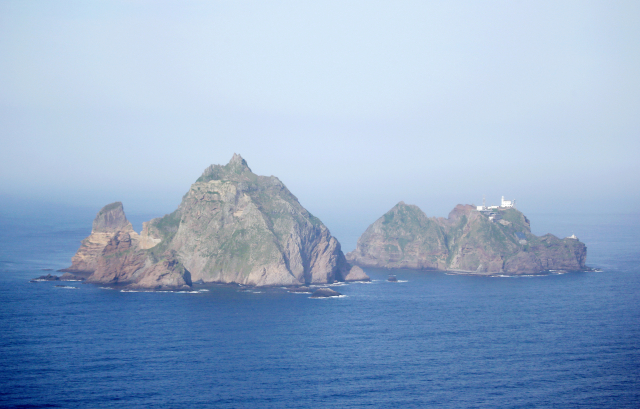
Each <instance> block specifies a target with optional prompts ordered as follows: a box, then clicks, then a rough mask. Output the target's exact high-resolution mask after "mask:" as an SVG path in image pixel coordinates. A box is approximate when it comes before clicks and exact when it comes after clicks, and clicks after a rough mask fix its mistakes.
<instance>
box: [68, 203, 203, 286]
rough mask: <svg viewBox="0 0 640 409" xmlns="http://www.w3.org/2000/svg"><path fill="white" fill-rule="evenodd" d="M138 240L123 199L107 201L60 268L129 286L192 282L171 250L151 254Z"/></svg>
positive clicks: (181, 284)
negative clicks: (66, 265)
mask: <svg viewBox="0 0 640 409" xmlns="http://www.w3.org/2000/svg"><path fill="white" fill-rule="evenodd" d="M140 241H141V240H140V236H139V235H138V234H137V233H136V232H135V231H134V230H133V227H132V226H131V223H130V222H129V221H128V220H127V218H126V216H125V214H124V209H123V208H122V203H120V202H115V203H111V204H108V205H106V206H105V207H103V208H102V209H101V210H100V211H99V212H98V215H97V216H96V218H95V220H94V221H93V229H92V231H91V235H90V236H89V237H87V238H86V239H84V240H83V241H82V244H81V246H80V249H78V251H77V253H76V254H75V256H73V258H72V259H71V262H72V265H71V267H69V268H66V269H64V270H61V271H67V272H75V273H85V274H90V275H89V277H88V279H87V282H90V283H102V284H125V285H128V286H129V287H132V288H154V289H177V288H183V287H188V286H190V285H191V279H190V275H189V272H188V271H186V270H185V269H184V267H182V265H181V264H180V263H179V261H178V260H177V259H176V258H175V257H174V256H173V254H171V253H167V254H163V255H162V258H161V259H157V258H151V257H150V255H149V254H147V252H146V251H144V249H142V248H141V246H140Z"/></svg>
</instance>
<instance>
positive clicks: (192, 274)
mask: <svg viewBox="0 0 640 409" xmlns="http://www.w3.org/2000/svg"><path fill="white" fill-rule="evenodd" d="M72 262H73V265H72V266H71V267H69V268H68V269H65V270H64V271H69V272H85V273H91V275H90V276H89V278H88V281H89V282H94V283H104V284H127V285H128V286H129V287H133V288H153V289H175V288H181V287H183V286H190V285H191V283H192V281H198V282H199V281H200V280H201V281H202V282H205V283H206V282H217V283H237V284H244V285H254V286H276V285H277V286H300V285H309V284H326V283H332V282H334V281H345V280H347V281H359V280H368V277H367V276H366V274H364V272H362V270H361V269H360V268H359V267H353V268H352V267H351V266H350V265H349V264H348V263H347V261H346V259H345V256H344V254H343V253H342V250H341V248H340V243H339V242H338V241H337V240H336V239H335V238H334V237H333V236H331V234H330V233H329V230H328V229H327V228H326V227H325V226H324V224H322V222H321V221H320V220H319V219H318V218H316V217H314V216H313V215H312V214H311V213H309V212H308V211H307V210H306V209H305V208H304V207H302V206H301V205H300V203H299V202H298V199H297V198H296V197H295V196H294V195H293V194H291V192H289V190H288V189H287V188H286V187H285V185H284V184H283V183H282V182H281V181H280V180H279V179H278V178H276V177H275V176H270V177H266V176H258V175H256V174H254V173H253V172H252V171H251V169H249V166H248V165H247V163H246V161H245V160H244V159H242V157H241V156H240V155H236V154H234V156H233V158H232V159H231V161H230V162H229V163H228V164H227V165H225V166H221V165H212V166H210V167H209V168H207V169H206V170H205V171H204V173H203V174H202V176H201V177H200V178H198V180H197V181H196V182H195V183H194V184H193V185H192V186H191V189H189V191H188V192H187V193H186V194H185V195H184V197H183V199H182V203H181V204H180V206H179V207H178V209H177V210H176V211H174V212H173V213H171V214H168V215H165V216H164V217H161V218H157V219H153V220H151V221H149V222H146V223H144V224H143V230H142V233H141V234H140V235H138V234H137V233H136V232H135V231H133V228H132V227H131V223H129V222H128V221H127V220H126V217H125V215H124V211H123V210H122V204H121V203H119V202H118V203H113V204H111V205H107V206H105V207H104V208H103V209H102V210H101V211H100V212H99V213H98V216H97V217H96V221H94V226H93V230H92V233H91V236H89V237H88V238H87V239H85V240H84V241H83V242H82V246H81V247H80V249H79V250H78V252H77V253H76V255H75V256H74V257H73V259H72Z"/></svg>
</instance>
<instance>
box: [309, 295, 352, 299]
mask: <svg viewBox="0 0 640 409" xmlns="http://www.w3.org/2000/svg"><path fill="white" fill-rule="evenodd" d="M309 298H311V299H312V300H326V299H329V298H347V296H346V295H344V294H340V295H332V296H330V297H309Z"/></svg>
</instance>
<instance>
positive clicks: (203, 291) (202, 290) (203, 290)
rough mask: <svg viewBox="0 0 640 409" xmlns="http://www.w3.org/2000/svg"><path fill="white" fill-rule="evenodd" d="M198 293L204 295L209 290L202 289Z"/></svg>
mask: <svg viewBox="0 0 640 409" xmlns="http://www.w3.org/2000/svg"><path fill="white" fill-rule="evenodd" d="M198 291H199V292H201V293H206V292H208V291H209V290H207V289H206V288H203V289H201V290H198Z"/></svg>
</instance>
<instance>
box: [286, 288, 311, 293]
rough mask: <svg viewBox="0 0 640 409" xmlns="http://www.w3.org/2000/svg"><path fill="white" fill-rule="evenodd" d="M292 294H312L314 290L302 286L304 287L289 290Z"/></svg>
mask: <svg viewBox="0 0 640 409" xmlns="http://www.w3.org/2000/svg"><path fill="white" fill-rule="evenodd" d="M289 292H290V293H312V292H313V290H312V289H311V288H309V287H306V286H302V287H293V288H290V289H289Z"/></svg>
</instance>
